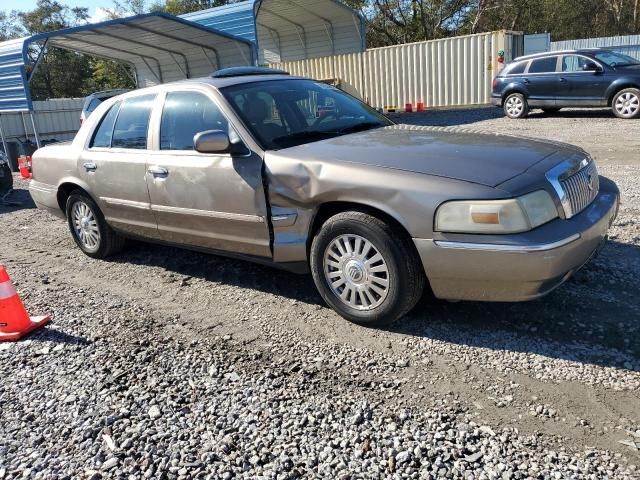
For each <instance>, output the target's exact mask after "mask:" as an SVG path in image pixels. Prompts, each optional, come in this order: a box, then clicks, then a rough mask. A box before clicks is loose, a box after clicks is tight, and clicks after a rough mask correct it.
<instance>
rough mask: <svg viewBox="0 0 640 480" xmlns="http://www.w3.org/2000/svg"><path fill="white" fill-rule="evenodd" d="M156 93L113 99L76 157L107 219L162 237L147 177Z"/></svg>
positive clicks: (123, 228) (126, 228) (130, 229)
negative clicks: (153, 209)
mask: <svg viewBox="0 0 640 480" xmlns="http://www.w3.org/2000/svg"><path fill="white" fill-rule="evenodd" d="M154 99H155V94H151V95H149V94H146V95H140V96H136V97H130V98H127V99H126V100H124V101H120V102H117V103H115V104H114V105H113V106H112V107H111V108H110V109H109V111H108V112H107V113H106V114H105V115H104V117H103V118H102V119H101V121H100V124H99V125H98V127H97V129H96V130H95V133H94V134H93V137H92V138H91V140H90V143H89V145H88V146H87V148H86V149H85V150H84V151H83V152H82V154H81V155H80V158H79V160H78V171H79V172H80V176H81V177H82V179H83V180H84V181H85V182H86V183H87V184H88V185H89V187H90V191H91V192H92V193H93V194H94V196H95V197H96V200H97V201H98V203H99V205H100V209H101V210H102V213H103V214H104V216H105V219H106V220H107V222H108V223H109V224H110V225H111V226H112V227H114V228H116V229H118V230H120V231H122V232H126V233H129V234H132V235H137V236H143V237H149V238H158V228H157V225H156V219H155V216H154V214H153V212H152V211H151V205H150V204H149V192H148V190H147V184H146V181H145V172H146V169H147V159H148V158H149V155H150V154H151V152H150V151H149V150H148V148H147V135H148V126H149V117H150V115H151V110H152V106H153V103H154Z"/></svg>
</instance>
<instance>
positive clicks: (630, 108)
mask: <svg viewBox="0 0 640 480" xmlns="http://www.w3.org/2000/svg"><path fill="white" fill-rule="evenodd" d="M611 106H612V107H613V113H614V114H615V116H616V117H618V118H624V119H629V118H638V117H640V90H638V89H637V88H625V89H624V90H621V91H619V92H618V93H616V95H615V97H613V101H612V102H611Z"/></svg>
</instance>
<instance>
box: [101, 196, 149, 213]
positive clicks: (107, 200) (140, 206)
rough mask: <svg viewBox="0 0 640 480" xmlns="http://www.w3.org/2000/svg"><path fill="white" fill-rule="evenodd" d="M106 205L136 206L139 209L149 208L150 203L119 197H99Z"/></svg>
mask: <svg viewBox="0 0 640 480" xmlns="http://www.w3.org/2000/svg"><path fill="white" fill-rule="evenodd" d="M100 200H102V201H103V202H104V203H106V204H107V205H112V206H117V207H130V208H138V209H140V210H149V209H151V205H150V204H148V203H146V202H134V201H133V200H123V199H121V198H110V197H100Z"/></svg>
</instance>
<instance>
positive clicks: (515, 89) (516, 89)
mask: <svg viewBox="0 0 640 480" xmlns="http://www.w3.org/2000/svg"><path fill="white" fill-rule="evenodd" d="M513 93H519V94H521V95H523V96H524V98H525V100H529V93H528V92H527V90H526V89H525V88H524V87H522V86H521V85H518V84H510V85H507V87H506V88H505V89H504V90H503V92H502V104H503V105H504V101H505V100H506V99H507V97H508V96H509V95H511V94H513Z"/></svg>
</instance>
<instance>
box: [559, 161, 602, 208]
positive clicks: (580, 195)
mask: <svg viewBox="0 0 640 480" xmlns="http://www.w3.org/2000/svg"><path fill="white" fill-rule="evenodd" d="M560 185H561V186H562V190H564V192H565V194H566V196H567V200H568V204H569V205H570V207H571V212H565V213H567V216H568V217H572V216H573V215H576V214H578V213H580V212H581V211H582V210H584V209H585V208H587V206H588V205H589V204H590V203H591V202H592V201H593V199H594V198H596V196H597V195H598V190H599V188H600V182H599V178H598V170H597V168H596V164H595V162H594V161H590V162H589V163H588V164H587V165H586V166H585V167H584V168H582V169H581V170H579V171H578V172H577V173H574V174H573V175H571V176H569V177H567V178H565V179H563V180H560Z"/></svg>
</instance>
